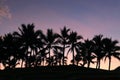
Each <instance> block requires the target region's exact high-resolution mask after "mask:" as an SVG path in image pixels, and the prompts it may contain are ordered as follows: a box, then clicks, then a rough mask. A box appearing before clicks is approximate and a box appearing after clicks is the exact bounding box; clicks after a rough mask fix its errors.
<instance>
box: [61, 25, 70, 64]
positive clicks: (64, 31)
mask: <svg viewBox="0 0 120 80" xmlns="http://www.w3.org/2000/svg"><path fill="white" fill-rule="evenodd" d="M69 31H70V29H69V28H68V29H67V28H66V27H64V28H63V29H61V30H60V43H61V45H62V48H63V50H62V51H63V52H62V53H63V60H62V64H63V65H64V63H65V62H64V61H65V49H66V47H67V45H68V37H69Z"/></svg>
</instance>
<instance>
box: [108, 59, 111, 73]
mask: <svg viewBox="0 0 120 80" xmlns="http://www.w3.org/2000/svg"><path fill="white" fill-rule="evenodd" d="M110 67H111V57H109V68H108V70H109V71H110Z"/></svg>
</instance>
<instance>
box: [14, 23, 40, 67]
mask: <svg viewBox="0 0 120 80" xmlns="http://www.w3.org/2000/svg"><path fill="white" fill-rule="evenodd" d="M34 27H35V26H34V24H28V25H25V24H22V26H21V28H18V29H19V31H20V33H18V32H14V35H16V36H17V37H18V38H19V40H20V41H21V42H22V46H23V47H24V49H25V56H24V55H23V57H24V60H25V61H26V67H30V66H31V63H30V61H29V60H30V59H29V56H35V55H36V53H37V52H36V51H37V47H36V45H37V44H38V38H39V35H40V34H41V33H42V31H41V30H37V31H35V30H34Z"/></svg>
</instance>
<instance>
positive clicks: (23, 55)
mask: <svg viewBox="0 0 120 80" xmlns="http://www.w3.org/2000/svg"><path fill="white" fill-rule="evenodd" d="M18 30H19V32H17V31H15V32H13V33H8V34H5V35H4V36H1V37H0V63H1V65H3V66H4V68H5V69H6V68H12V69H14V68H16V66H17V65H19V66H21V68H22V67H25V68H27V67H37V66H47V65H48V66H62V65H67V64H68V60H70V58H69V57H68V55H69V53H72V59H71V62H72V65H78V66H82V67H84V66H85V65H86V64H87V67H88V68H89V67H90V63H96V68H97V69H100V61H101V60H102V59H104V60H106V59H107V58H108V59H109V70H110V67H111V59H112V58H111V57H112V56H113V57H115V58H116V59H118V60H120V52H119V50H120V46H118V45H117V44H118V41H117V40H112V39H111V38H104V37H103V35H96V36H94V37H93V39H91V40H89V39H87V40H84V39H83V37H82V36H81V35H78V33H77V32H74V31H71V30H70V29H69V28H66V27H64V28H63V29H61V30H60V33H55V32H54V31H53V30H52V29H47V33H46V34H45V33H43V32H42V30H35V26H34V24H28V25H25V24H22V25H21V27H20V28H18ZM95 60H96V61H95Z"/></svg>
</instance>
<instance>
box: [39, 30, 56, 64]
mask: <svg viewBox="0 0 120 80" xmlns="http://www.w3.org/2000/svg"><path fill="white" fill-rule="evenodd" d="M41 37H42V41H43V43H44V45H45V47H46V48H47V49H48V60H47V61H49V59H50V58H51V49H52V48H54V46H55V45H56V44H57V43H58V41H57V38H58V34H57V33H54V32H53V30H52V29H48V30H47V34H46V35H45V34H43V33H42V34H41ZM48 64H49V62H48Z"/></svg>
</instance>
